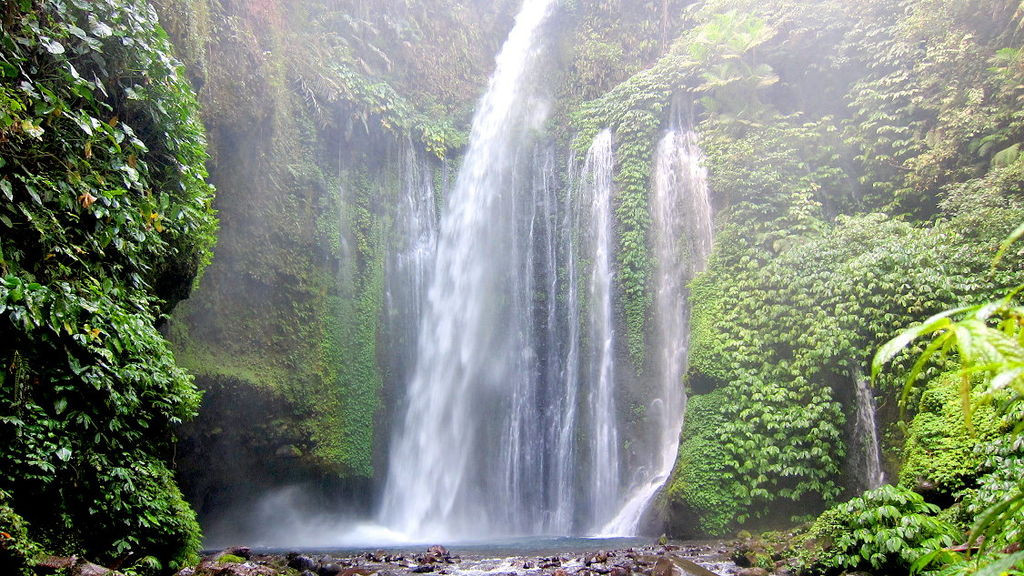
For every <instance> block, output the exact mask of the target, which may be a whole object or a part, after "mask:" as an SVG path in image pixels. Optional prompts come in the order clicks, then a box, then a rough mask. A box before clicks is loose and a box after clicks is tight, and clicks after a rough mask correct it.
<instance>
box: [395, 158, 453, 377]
mask: <svg viewBox="0 0 1024 576" xmlns="http://www.w3.org/2000/svg"><path fill="white" fill-rule="evenodd" d="M423 156H424V155H423V153H422V152H420V151H419V150H417V148H416V146H415V145H414V144H413V142H412V140H411V139H408V140H407V141H406V143H405V145H404V147H403V149H402V174H401V176H402V181H401V195H400V196H399V198H398V202H397V203H396V205H395V207H394V210H395V213H394V224H393V225H392V229H391V231H390V234H389V235H388V237H389V240H390V243H391V246H389V250H388V257H387V275H386V284H385V293H384V297H385V302H386V306H385V310H387V317H386V318H385V320H386V322H387V329H386V330H385V335H386V337H387V338H388V340H387V341H386V346H385V350H386V352H387V354H388V355H389V356H390V357H391V358H389V370H391V371H392V372H394V373H395V377H396V378H398V379H399V380H403V381H404V380H405V379H406V378H407V377H408V374H407V372H408V370H410V368H411V367H413V366H415V365H416V352H417V350H416V345H415V343H416V339H417V338H418V335H419V330H420V324H421V322H422V318H423V310H424V308H425V304H426V303H425V300H426V293H427V287H428V286H429V285H430V280H431V274H432V273H433V267H434V257H435V254H436V252H437V236H438V224H437V220H438V218H437V207H436V200H435V197H436V191H435V186H434V173H433V170H432V167H431V165H430V162H429V161H427V160H426V159H425V158H424V157H423ZM445 169H446V167H444V166H442V170H445ZM442 180H443V179H442ZM441 184H442V187H443V186H444V182H443V181H442V183H441Z"/></svg>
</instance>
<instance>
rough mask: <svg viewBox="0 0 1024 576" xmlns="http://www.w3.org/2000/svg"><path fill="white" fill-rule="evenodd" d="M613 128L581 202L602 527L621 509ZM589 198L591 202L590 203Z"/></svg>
mask: <svg viewBox="0 0 1024 576" xmlns="http://www.w3.org/2000/svg"><path fill="white" fill-rule="evenodd" d="M614 168H615V162H614V157H613V156H612V132H611V130H604V131H602V132H601V133H600V134H598V135H597V137H596V138H594V143H593V144H592V145H591V146H590V150H588V151H587V157H586V161H585V162H584V164H583V173H582V179H581V183H580V184H581V187H580V192H581V194H580V199H579V202H580V206H581V207H588V208H589V212H588V216H589V218H588V222H587V225H586V226H585V229H586V236H587V246H588V248H589V254H588V256H589V260H590V263H591V271H590V284H589V291H588V300H587V304H588V308H589V312H590V315H589V323H588V324H589V331H588V340H587V342H588V344H589V354H587V356H586V357H585V361H586V362H587V366H588V372H587V374H588V377H587V380H586V383H585V384H586V395H585V400H586V417H587V421H586V424H587V428H586V429H585V430H584V433H583V435H584V438H585V439H586V440H585V442H586V446H587V456H588V458H589V462H590V469H589V481H585V482H586V484H585V485H584V487H583V488H584V490H585V493H586V494H587V502H588V504H589V506H588V511H589V513H590V515H591V517H590V522H589V523H590V525H591V526H593V529H595V530H596V529H598V528H599V527H600V526H602V525H604V523H605V522H607V521H608V519H609V518H611V517H612V515H613V514H614V513H615V510H616V508H617V506H618V503H619V498H620V488H619V484H620V483H619V431H618V414H617V412H616V408H615V317H614V310H613V307H612V296H613V294H612V291H613V287H614V284H613V282H614V276H613V267H612V263H613V258H614V256H613V253H612V249H613V245H614V242H615V237H614V229H613V219H612V178H613V172H614ZM588 203H589V206H588Z"/></svg>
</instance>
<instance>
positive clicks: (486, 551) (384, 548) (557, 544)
mask: <svg viewBox="0 0 1024 576" xmlns="http://www.w3.org/2000/svg"><path fill="white" fill-rule="evenodd" d="M378 528H379V527H378ZM381 530H382V532H380V533H381V534H383V533H385V532H387V530H386V529H383V528H381ZM355 532H362V533H363V534H364V535H369V534H371V533H373V532H374V530H373V528H372V527H365V528H362V529H356V530H355ZM392 534H393V533H392ZM653 543H654V542H653V540H651V539H650V538H574V537H559V536H553V537H536V536H530V537H522V538H506V539H497V540H487V541H479V542H471V541H463V542H412V541H405V542H400V541H398V540H395V539H392V540H378V541H377V542H376V544H374V543H373V542H370V541H365V542H359V543H357V542H355V541H352V542H351V543H348V544H346V543H344V542H342V541H339V543H338V545H336V546H312V547H302V546H299V547H276V546H275V547H269V548H253V550H254V551H257V552H259V553H263V554H284V553H287V552H301V553H308V554H333V555H341V556H358V555H360V554H365V553H367V552H385V553H388V554H413V553H416V554H419V553H422V552H423V550H424V549H425V548H426V547H427V546H432V545H435V544H440V545H443V546H445V547H446V548H447V549H448V550H449V551H450V552H451V553H452V554H454V555H457V556H462V557H464V558H497V557H506V558H508V557H520V556H550V555H566V554H568V555H573V554H586V553H588V552H591V553H592V552H597V551H598V550H612V549H625V548H635V547H640V546H647V545H651V544H653Z"/></svg>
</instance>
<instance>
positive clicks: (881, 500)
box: [797, 486, 961, 574]
mask: <svg viewBox="0 0 1024 576" xmlns="http://www.w3.org/2000/svg"><path fill="white" fill-rule="evenodd" d="M938 512H939V507H938V506H936V505H934V504H928V503H926V502H925V501H924V498H922V497H921V496H920V495H919V494H916V493H914V492H911V491H910V490H907V489H905V488H900V487H896V486H883V487H881V488H878V489H876V490H872V491H870V492H866V493H864V494H863V495H862V496H860V497H859V498H854V499H853V500H850V501H849V502H845V503H843V504H840V505H838V506H835V507H834V508H831V509H829V510H827V511H826V512H825V513H823V514H822V515H821V516H820V517H819V518H818V519H817V520H815V522H814V524H813V525H812V526H811V528H810V530H809V531H808V532H807V533H806V535H805V536H804V537H803V539H804V542H803V544H802V545H798V546H797V550H798V554H799V560H800V563H801V564H802V569H803V570H805V571H808V572H811V573H822V574H836V573H839V572H843V571H855V570H867V571H871V572H873V573H878V574H898V573H900V572H904V573H905V572H906V571H907V570H908V569H909V568H910V566H911V565H912V564H913V563H914V562H916V561H917V560H918V559H919V558H921V557H922V556H924V555H925V554H927V553H929V552H932V551H933V550H936V549H937V548H941V547H944V546H949V545H951V544H953V543H954V542H955V541H956V540H958V539H959V538H960V536H961V535H960V534H959V533H958V531H957V530H956V529H955V528H954V527H953V526H951V525H949V524H946V523H945V522H943V521H941V520H939V519H937V518H936V517H935V515H936V514H937V513H938Z"/></svg>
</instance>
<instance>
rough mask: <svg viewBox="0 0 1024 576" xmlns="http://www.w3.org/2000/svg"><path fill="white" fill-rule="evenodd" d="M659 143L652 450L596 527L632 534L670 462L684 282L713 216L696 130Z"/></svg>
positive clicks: (685, 313) (685, 307) (685, 333)
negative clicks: (616, 506)
mask: <svg viewBox="0 0 1024 576" xmlns="http://www.w3.org/2000/svg"><path fill="white" fill-rule="evenodd" d="M680 124H682V123H681V122H677V125H676V126H674V127H673V128H672V129H671V130H669V131H668V132H667V133H666V134H665V136H664V137H663V138H662V139H661V141H660V142H659V143H658V149H657V159H656V164H655V179H654V184H655V186H654V198H653V199H652V202H651V216H652V223H653V240H654V256H655V259H656V268H655V290H656V292H655V297H654V306H655V315H654V322H655V329H656V334H657V340H656V346H657V350H658V357H657V364H656V368H657V378H658V383H657V387H656V389H655V396H654V397H653V398H652V399H651V401H650V404H649V405H648V406H647V416H646V419H645V422H644V424H645V426H644V433H645V435H646V437H647V442H648V445H649V446H650V447H651V449H649V450H647V451H645V453H643V454H640V455H638V457H637V460H638V462H637V465H636V468H635V470H636V472H637V474H636V476H635V478H634V480H633V483H632V486H631V488H630V491H629V495H628V497H627V499H626V501H625V504H624V505H623V506H622V507H621V509H620V510H619V513H618V514H617V515H616V516H615V518H614V519H612V520H611V521H610V522H609V523H607V524H606V525H605V526H604V528H603V529H602V530H601V534H603V535H608V536H632V535H636V534H637V533H638V531H639V529H640V521H641V519H642V517H643V514H644V512H645V511H646V510H647V508H648V507H649V505H650V503H651V501H652V500H653V498H654V496H655V494H657V492H658V490H659V489H660V488H661V487H662V486H663V485H664V483H665V482H666V481H667V480H668V478H669V476H670V475H671V473H672V467H673V465H674V464H675V458H676V452H677V451H678V448H679V435H680V433H681V432H682V427H683V416H684V413H685V411H686V394H685V391H684V389H683V377H684V376H685V374H686V369H687V356H688V351H689V344H690V326H689V323H690V298H689V288H688V285H689V283H690V281H691V280H692V279H693V278H694V276H696V275H697V274H698V273H700V272H702V271H703V270H704V268H705V266H706V264H707V259H708V256H709V255H710V253H711V243H712V239H713V235H712V219H711V217H712V214H711V201H710V190H709V188H708V179H707V169H706V168H705V166H704V155H703V152H702V151H701V149H700V146H699V145H698V142H697V140H698V139H697V134H696V133H695V132H694V131H692V130H690V129H686V128H683V127H682V126H680Z"/></svg>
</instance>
